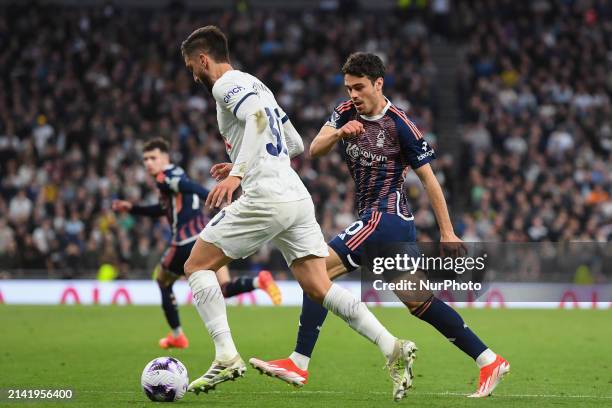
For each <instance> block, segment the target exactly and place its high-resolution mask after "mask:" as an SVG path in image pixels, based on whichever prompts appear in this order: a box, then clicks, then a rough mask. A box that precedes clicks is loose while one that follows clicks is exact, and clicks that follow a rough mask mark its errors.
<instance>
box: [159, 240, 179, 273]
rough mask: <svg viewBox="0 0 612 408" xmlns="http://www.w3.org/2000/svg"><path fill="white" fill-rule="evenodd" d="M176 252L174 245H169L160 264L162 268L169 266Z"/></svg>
mask: <svg viewBox="0 0 612 408" xmlns="http://www.w3.org/2000/svg"><path fill="white" fill-rule="evenodd" d="M175 253H176V247H175V246H174V245H171V246H170V248H168V251H166V256H164V259H163V260H162V266H163V267H164V268H166V269H167V268H168V267H169V266H170V263H171V262H172V258H174V254H175Z"/></svg>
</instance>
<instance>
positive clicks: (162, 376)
mask: <svg viewBox="0 0 612 408" xmlns="http://www.w3.org/2000/svg"><path fill="white" fill-rule="evenodd" d="M140 380H141V384H142V389H143V391H144V392H145V394H147V397H149V399H150V400H151V401H160V402H171V401H176V400H179V399H181V398H183V396H184V395H185V392H186V391H187V384H189V377H188V376H187V369H186V368H185V366H184V365H183V363H181V362H180V361H178V360H177V359H176V358H173V357H158V358H156V359H155V360H153V361H151V362H150V363H149V364H147V366H146V367H145V368H144V370H143V371H142V377H141V379H140Z"/></svg>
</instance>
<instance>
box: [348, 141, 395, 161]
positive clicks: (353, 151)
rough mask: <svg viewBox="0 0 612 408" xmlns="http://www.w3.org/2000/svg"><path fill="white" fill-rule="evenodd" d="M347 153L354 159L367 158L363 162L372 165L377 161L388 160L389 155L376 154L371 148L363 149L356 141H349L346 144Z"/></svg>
mask: <svg viewBox="0 0 612 408" xmlns="http://www.w3.org/2000/svg"><path fill="white" fill-rule="evenodd" d="M346 154H347V155H349V156H350V157H352V158H353V159H355V160H356V159H359V158H362V159H366V160H362V164H365V165H369V166H371V165H372V163H375V162H386V161H387V156H384V155H382V154H374V153H372V152H370V151H369V150H366V149H363V148H361V147H359V146H358V145H356V144H354V143H349V144H348V145H347V146H346Z"/></svg>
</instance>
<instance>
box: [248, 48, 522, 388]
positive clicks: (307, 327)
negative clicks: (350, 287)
mask: <svg viewBox="0 0 612 408" xmlns="http://www.w3.org/2000/svg"><path fill="white" fill-rule="evenodd" d="M342 72H343V74H344V83H345V86H346V89H347V91H348V93H349V95H350V97H351V99H350V100H348V101H346V102H344V103H341V104H340V105H338V106H337V107H336V108H335V109H334V111H333V113H332V115H331V117H330V118H329V120H328V121H327V122H326V123H325V125H324V126H323V127H322V129H321V130H320V132H319V134H318V135H317V136H316V137H315V139H314V140H313V142H312V144H311V146H310V154H311V156H312V157H318V156H322V155H325V154H327V153H329V152H330V151H331V150H332V148H334V146H336V145H338V146H339V147H340V149H341V152H342V155H343V158H344V160H345V162H346V163H347V165H348V168H349V172H350V174H351V176H352V178H353V180H354V181H355V184H356V197H355V199H356V205H357V210H358V213H359V217H360V218H359V220H357V221H355V222H354V223H353V224H351V225H350V226H349V227H348V228H346V229H345V230H344V232H342V233H341V234H339V235H337V236H336V237H335V238H334V239H332V240H331V241H330V242H329V252H330V255H329V256H328V257H327V259H326V266H327V271H328V275H329V276H330V277H331V278H332V279H333V278H335V277H338V276H340V275H342V274H345V273H348V272H350V271H353V270H354V269H355V268H357V267H359V265H360V262H361V254H362V250H363V246H364V244H365V243H366V242H415V240H416V231H415V227H414V221H413V220H414V217H413V216H412V214H411V213H410V210H409V208H408V204H407V202H406V199H405V196H404V195H403V193H402V184H403V181H404V178H403V174H402V173H403V171H404V169H406V168H407V167H410V168H411V169H412V170H413V171H414V172H415V173H416V174H417V176H418V177H419V179H420V180H421V182H422V184H423V187H424V189H425V191H426V193H427V195H428V197H429V199H430V201H431V205H432V207H433V210H434V213H435V216H436V220H437V221H438V225H439V227H440V237H441V242H442V243H443V245H445V246H447V247H455V248H456V247H457V246H458V245H462V244H461V240H460V239H459V238H458V237H457V236H456V235H455V233H454V231H453V226H452V224H451V221H450V217H449V214H448V209H447V206H446V201H445V199H444V195H443V193H442V189H441V187H440V184H439V183H438V181H437V179H436V177H435V175H434V173H433V171H432V169H431V166H430V164H429V163H430V162H431V161H432V160H434V159H435V153H434V151H433V149H432V148H431V146H429V144H428V143H427V141H426V140H425V139H424V138H423V135H422V134H421V132H420V131H419V129H418V128H417V127H416V126H415V125H414V123H412V121H410V119H409V118H408V117H407V115H406V114H405V113H404V112H403V111H402V110H401V109H399V108H397V107H396V106H395V105H393V104H392V103H391V102H390V101H389V100H388V99H386V98H385V96H384V95H383V93H382V87H383V77H384V73H385V67H384V64H383V63H382V61H381V59H380V58H379V57H377V56H376V55H374V54H369V53H355V54H352V55H351V56H350V57H349V58H348V60H347V61H346V63H345V64H344V67H343V69H342ZM405 304H406V306H407V307H408V308H409V310H410V312H411V313H412V314H413V315H414V316H416V317H418V318H420V319H421V320H424V321H426V322H428V323H429V324H431V325H432V326H434V327H435V328H436V329H437V330H438V331H440V332H441V333H442V334H443V335H444V336H445V337H447V338H448V339H449V340H450V341H451V342H453V343H454V344H455V346H457V347H458V348H459V349H461V350H462V351H463V352H465V353H466V354H468V355H469V356H470V357H472V358H473V359H474V360H475V361H476V363H477V365H478V367H479V368H480V381H479V387H478V389H477V390H476V392H475V393H473V394H472V395H471V396H472V397H486V396H488V395H490V394H491V392H492V391H493V389H494V388H495V387H496V386H497V384H498V383H499V381H500V380H501V378H502V376H503V375H504V374H506V373H507V372H508V371H509V370H510V365H509V364H508V362H507V361H506V360H505V359H503V358H502V357H501V356H499V355H497V354H495V353H494V352H493V351H491V350H490V349H489V348H488V347H487V346H486V345H485V344H484V343H483V342H482V341H481V340H480V339H479V338H478V337H477V336H476V335H475V334H474V333H473V332H472V331H471V330H470V329H469V328H468V327H467V325H465V324H464V322H463V319H462V318H461V316H459V314H458V313H457V312H456V311H455V310H454V309H452V308H451V307H450V306H448V305H446V303H444V302H443V301H441V300H439V299H437V298H436V297H435V296H433V294H432V295H431V296H430V297H429V298H428V299H427V300H426V301H424V302H420V301H413V302H405ZM326 313H327V312H326V311H325V309H323V308H322V307H321V306H320V305H318V304H316V303H314V302H312V301H311V300H310V299H309V298H308V297H307V296H304V299H303V305H302V314H301V316H300V327H299V329H298V339H297V344H296V348H295V351H294V352H293V353H292V354H291V355H290V357H289V358H287V359H281V360H274V361H269V362H265V361H262V360H259V359H251V364H252V365H253V366H254V367H255V368H257V369H258V370H260V371H262V372H265V373H267V374H270V375H272V376H275V377H278V378H280V379H282V380H283V381H286V382H288V383H290V384H293V385H297V386H303V385H304V384H305V383H306V381H307V379H308V371H307V368H308V362H309V360H310V356H311V353H312V350H313V349H314V345H315V343H316V340H317V338H318V334H319V329H320V327H321V325H322V324H323V321H324V320H325V316H326Z"/></svg>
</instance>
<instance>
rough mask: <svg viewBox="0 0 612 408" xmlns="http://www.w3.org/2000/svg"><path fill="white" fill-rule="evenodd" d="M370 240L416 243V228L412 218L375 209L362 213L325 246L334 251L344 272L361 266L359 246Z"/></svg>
mask: <svg viewBox="0 0 612 408" xmlns="http://www.w3.org/2000/svg"><path fill="white" fill-rule="evenodd" d="M372 242H416V228H415V227H414V221H413V219H412V217H411V218H410V219H405V218H403V217H401V216H399V215H397V214H387V213H381V212H378V211H371V212H369V211H368V212H366V213H365V214H364V215H363V216H362V217H361V219H360V220H357V221H355V222H354V223H352V224H351V225H349V226H348V228H347V229H345V230H344V231H343V232H342V233H340V234H338V235H336V237H335V238H334V239H332V240H331V241H330V242H329V243H328V245H329V246H330V247H331V248H332V249H333V250H334V251H336V253H337V254H338V256H339V257H340V259H341V260H342V263H343V264H344V266H345V267H346V270H347V271H349V272H350V271H353V270H355V269H356V268H358V267H359V266H360V265H361V254H362V252H363V246H364V245H365V244H366V243H372Z"/></svg>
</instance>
